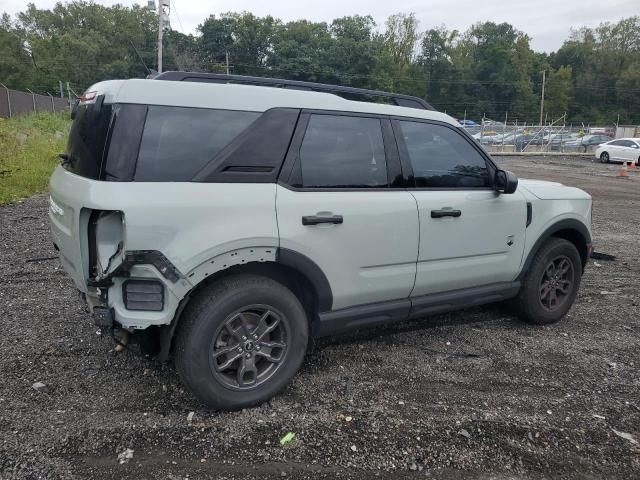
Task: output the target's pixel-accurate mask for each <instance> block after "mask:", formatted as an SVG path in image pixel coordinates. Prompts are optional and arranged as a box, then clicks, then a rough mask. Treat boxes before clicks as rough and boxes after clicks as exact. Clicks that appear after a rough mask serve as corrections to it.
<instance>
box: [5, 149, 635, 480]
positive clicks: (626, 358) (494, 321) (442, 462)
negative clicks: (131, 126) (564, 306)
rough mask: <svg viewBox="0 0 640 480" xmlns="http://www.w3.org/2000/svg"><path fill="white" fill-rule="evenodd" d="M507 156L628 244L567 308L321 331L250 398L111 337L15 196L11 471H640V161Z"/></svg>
mask: <svg viewBox="0 0 640 480" xmlns="http://www.w3.org/2000/svg"><path fill="white" fill-rule="evenodd" d="M498 162H499V163H501V164H502V165H503V166H504V168H507V169H511V170H513V171H514V172H516V173H517V174H518V175H519V176H522V177H529V178H540V179H548V180H558V181H562V182H563V183H565V184H568V185H575V186H578V187H581V188H583V189H585V190H587V191H588V192H590V193H591V194H592V195H593V197H594V199H595V209H594V228H595V238H594V240H595V246H596V250H598V251H604V252H607V253H611V254H614V255H616V257H617V259H616V260H615V261H603V260H597V261H596V262H597V263H594V262H591V264H590V266H589V267H588V269H587V272H586V274H585V276H584V278H583V283H582V288H581V291H580V293H579V296H578V299H577V301H576V304H575V306H574V307H573V309H572V310H571V311H570V313H569V315H568V317H567V318H566V319H565V320H564V321H562V322H560V323H558V324H556V325H552V326H548V327H536V326H530V325H526V324H524V323H521V322H520V321H519V320H518V319H517V318H515V317H514V316H513V315H511V313H510V312H509V311H508V310H507V309H505V307H503V306H500V305H494V306H486V307H482V308H474V309H469V310H465V311H463V312H459V313H454V314H448V315H441V316H437V317H432V318H429V319H425V320H422V321H416V322H408V323H403V324H399V325H396V326H393V327H391V328H385V329H377V330H370V331H366V332H362V333H359V334H354V335H350V336H347V337H341V338H333V339H326V340H322V341H320V342H317V343H316V344H315V345H313V346H312V348H311V350H310V352H309V354H308V356H307V358H306V360H305V363H304V366H303V368H302V370H301V372H300V374H299V375H298V376H297V377H296V379H295V380H294V382H293V383H292V384H291V385H290V386H289V387H288V388H287V390H286V391H285V392H284V393H283V394H282V395H280V396H279V397H277V398H276V399H274V400H273V401H272V402H270V403H269V404H265V405H263V406H262V407H259V408H255V409H250V410H245V411H241V412H234V413H211V412H208V411H206V410H204V409H202V407H201V406H200V405H199V404H198V403H197V402H196V401H195V400H194V399H193V398H192V397H191V396H190V395H189V394H188V393H186V392H185V391H183V389H182V387H181V385H180V383H179V380H178V378H177V376H176V374H175V372H174V370H173V368H172V367H171V366H162V365H156V364H154V363H152V362H150V361H148V360H145V359H142V358H138V357H136V356H134V355H132V354H130V353H128V352H125V353H123V354H115V353H114V352H113V343H112V341H111V340H110V339H108V338H104V337H101V336H99V335H97V334H96V329H95V328H94V327H93V326H92V319H91V317H90V316H89V315H88V314H87V313H85V311H84V307H83V305H82V304H81V303H80V301H79V299H78V298H77V297H76V295H75V293H74V291H73V289H72V283H71V281H70V280H69V278H68V277H67V276H66V275H65V274H64V272H63V271H62V270H61V268H60V267H59V264H58V262H57V261H56V260H52V259H50V258H47V257H53V256H54V255H55V252H54V251H53V249H52V247H51V243H50V241H49V237H48V225H47V221H46V196H44V195H39V196H35V197H32V198H30V199H28V200H26V201H24V202H22V203H19V204H14V205H11V206H7V207H4V208H1V209H0V225H1V226H2V240H1V242H0V326H1V328H2V332H3V335H2V337H0V349H1V350H0V351H1V352H2V355H1V356H0V372H1V377H0V378H1V380H2V381H1V383H0V438H1V440H0V478H2V479H13V478H67V479H69V478H144V479H146V478H148V479H152V478H154V479H156V478H163V479H165V478H166V479H177V478H185V477H187V476H188V477H190V478H221V479H222V478H228V479H232V478H238V479H240V478H242V479H245V478H260V479H263V478H283V477H287V478H358V479H369V478H371V477H379V478H413V477H430V478H442V479H458V478H475V479H489V478H492V479H507V478H522V479H538V478H554V479H557V478H587V479H601V478H620V479H628V478H640V444H638V443H637V442H640V377H639V374H638V367H639V366H640V350H639V346H640V307H639V306H638V303H639V302H638V299H637V295H638V285H639V284H640V261H639V259H638V256H637V253H636V252H637V245H638V233H639V230H640V228H639V225H640V208H639V207H640V171H635V172H631V177H632V178H630V179H628V180H622V179H617V178H615V171H616V169H617V167H616V166H612V165H600V164H597V163H592V162H591V161H590V159H585V158H562V157H552V158H543V157H524V158H523V157H499V158H498ZM34 382H43V383H45V384H46V385H47V391H46V392H43V391H36V390H34V389H33V388H32V384H33V383H34ZM190 412H194V413H193V415H190ZM189 419H190V420H189ZM289 431H290V432H293V433H295V437H294V440H293V441H291V442H290V443H288V444H286V445H285V446H284V447H283V446H280V444H279V439H280V438H281V437H282V436H283V435H284V434H286V433H287V432H289ZM616 432H617V433H616ZM627 434H628V435H631V436H628V435H627ZM620 435H622V436H620ZM625 437H626V438H625ZM636 441H637V442H636ZM126 449H131V450H132V451H133V457H132V458H131V459H130V460H129V461H128V462H126V463H124V464H120V463H119V461H118V454H121V453H123V452H124V451H125V450H126Z"/></svg>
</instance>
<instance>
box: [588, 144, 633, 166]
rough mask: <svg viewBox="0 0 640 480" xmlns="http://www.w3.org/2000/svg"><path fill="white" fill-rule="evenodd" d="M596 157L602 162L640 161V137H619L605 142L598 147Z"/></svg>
mask: <svg viewBox="0 0 640 480" xmlns="http://www.w3.org/2000/svg"><path fill="white" fill-rule="evenodd" d="M596 158H599V159H600V161H601V162H602V163H609V162H611V161H613V162H634V161H635V162H636V163H640V138H617V139H615V140H611V141H610V142H607V143H603V144H601V145H600V146H599V147H598V148H597V149H596Z"/></svg>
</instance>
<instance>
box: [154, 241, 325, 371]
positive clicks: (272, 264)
mask: <svg viewBox="0 0 640 480" xmlns="http://www.w3.org/2000/svg"><path fill="white" fill-rule="evenodd" d="M242 273H248V274H254V275H261V276H265V277H268V278H271V279H273V280H275V281H277V282H279V283H281V284H283V285H284V286H285V287H287V288H288V289H289V290H291V291H292V292H293V294H294V295H295V296H296V297H297V298H298V300H299V301H300V303H301V304H302V306H303V307H304V309H305V311H306V312H307V316H308V319H309V329H310V332H314V331H315V330H316V326H317V323H318V322H317V316H318V313H320V312H326V311H330V310H331V307H332V304H333V293H332V291H331V286H330V284H329V281H328V279H327V277H326V275H325V274H324V272H323V271H322V269H321V268H320V267H319V266H318V265H317V264H316V263H315V262H314V261H313V260H311V259H310V258H309V257H307V256H305V255H303V254H301V253H299V252H296V251H294V250H290V249H287V248H277V249H275V258H274V259H273V260H268V261H261V260H258V261H251V262H246V263H241V264H234V265H229V266H227V267H226V268H223V269H220V270H218V271H216V272H215V273H213V274H211V275H208V276H206V278H203V279H202V281H200V282H199V283H197V284H196V285H195V286H194V288H193V289H192V290H191V291H190V292H189V293H188V294H187V295H185V297H184V298H183V299H182V301H181V302H180V305H179V307H178V309H177V310H176V314H175V316H174V318H173V321H172V322H171V323H170V324H169V325H165V326H163V327H162V332H161V333H160V339H159V341H160V351H159V354H158V356H157V358H158V360H160V361H166V360H167V359H168V357H169V354H170V352H171V349H172V346H173V339H174V337H175V332H176V330H177V328H178V327H179V324H180V319H181V316H182V312H183V311H184V309H185V307H186V305H187V304H188V303H189V301H190V299H191V298H192V297H194V296H195V295H197V294H198V293H199V292H201V291H202V290H204V289H205V288H206V287H207V286H209V285H211V284H213V283H215V282H216V281H218V280H220V279H221V278H224V277H227V276H229V275H236V274H242ZM312 334H313V333H312Z"/></svg>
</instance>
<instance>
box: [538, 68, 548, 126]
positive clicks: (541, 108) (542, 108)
mask: <svg viewBox="0 0 640 480" xmlns="http://www.w3.org/2000/svg"><path fill="white" fill-rule="evenodd" d="M546 79H547V71H546V70H543V71H542V98H541V99H540V126H542V112H543V111H544V84H545V82H546Z"/></svg>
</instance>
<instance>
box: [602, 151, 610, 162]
mask: <svg viewBox="0 0 640 480" xmlns="http://www.w3.org/2000/svg"><path fill="white" fill-rule="evenodd" d="M600 161H601V162H602V163H609V154H608V153H607V152H602V153H601V154H600Z"/></svg>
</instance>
